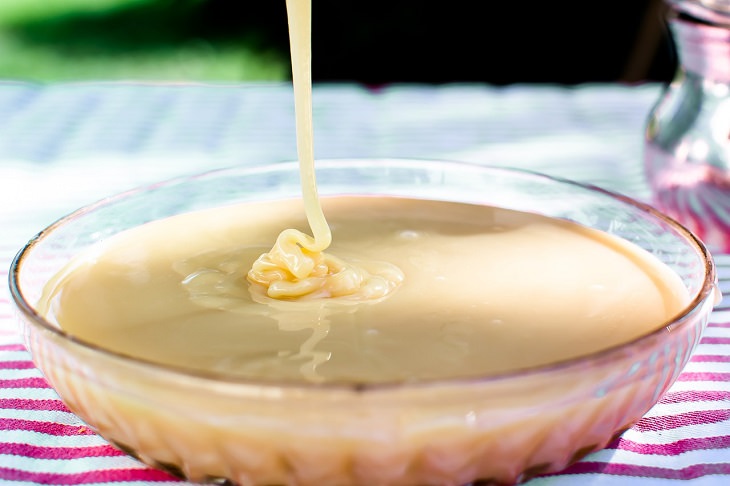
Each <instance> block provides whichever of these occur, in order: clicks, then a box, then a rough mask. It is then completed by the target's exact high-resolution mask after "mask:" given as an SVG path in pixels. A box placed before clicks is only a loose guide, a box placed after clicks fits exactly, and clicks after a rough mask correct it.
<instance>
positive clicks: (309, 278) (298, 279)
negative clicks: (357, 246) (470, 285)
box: [248, 0, 403, 301]
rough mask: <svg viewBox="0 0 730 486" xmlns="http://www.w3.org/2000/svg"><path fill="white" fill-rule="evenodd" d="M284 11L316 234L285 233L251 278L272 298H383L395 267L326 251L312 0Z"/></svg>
mask: <svg viewBox="0 0 730 486" xmlns="http://www.w3.org/2000/svg"><path fill="white" fill-rule="evenodd" d="M286 8H287V15H288V19H289V44H290V49H291V63H292V77H293V84H294V111H295V115H296V132H297V154H298V156H299V172H300V179H301V185H302V199H303V201H304V210H305V213H306V215H307V221H308V222H309V226H310V228H311V229H312V235H313V236H309V235H307V234H304V233H302V232H301V231H298V230H295V229H286V230H284V231H282V232H281V234H279V237H278V238H277V239H276V243H275V244H274V246H273V248H272V249H271V251H269V252H268V253H265V254H263V255H261V256H260V257H259V258H258V260H256V262H254V264H253V266H252V268H251V270H250V271H249V272H248V280H249V281H250V282H251V283H253V284H258V285H263V286H264V287H266V289H267V290H266V294H267V295H268V296H269V297H271V298H274V299H300V298H307V299H314V298H339V297H347V298H348V299H350V300H363V301H369V300H374V299H380V298H383V297H385V296H386V295H388V294H389V293H390V292H392V291H393V290H395V289H396V288H397V287H398V286H399V285H400V284H401V282H402V281H403V273H402V272H401V271H400V270H399V269H398V268H397V267H395V266H394V265H391V264H389V263H384V262H366V263H363V264H359V265H355V264H353V263H348V262H345V261H343V260H341V259H339V258H337V257H334V256H332V255H329V254H327V253H324V250H326V249H327V248H328V247H329V246H330V243H331V242H332V233H331V231H330V227H329V225H328V224H327V220H326V218H325V216H324V213H323V211H322V206H321V204H320V201H319V196H318V193H317V182H316V177H315V171H314V144H313V140H314V130H313V123H312V69H311V65H312V48H311V43H312V40H311V38H312V36H311V29H312V5H311V0H287V2H286Z"/></svg>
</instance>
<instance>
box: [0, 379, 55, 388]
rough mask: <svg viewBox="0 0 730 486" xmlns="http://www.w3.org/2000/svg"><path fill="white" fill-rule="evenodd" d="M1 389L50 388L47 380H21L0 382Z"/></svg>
mask: <svg viewBox="0 0 730 486" xmlns="http://www.w3.org/2000/svg"><path fill="white" fill-rule="evenodd" d="M0 388H50V385H49V384H48V382H47V381H46V380H45V378H40V377H33V378H19V379H17V380H0Z"/></svg>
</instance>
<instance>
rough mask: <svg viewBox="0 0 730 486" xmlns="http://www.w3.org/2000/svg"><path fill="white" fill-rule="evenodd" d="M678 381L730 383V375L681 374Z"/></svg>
mask: <svg viewBox="0 0 730 486" xmlns="http://www.w3.org/2000/svg"><path fill="white" fill-rule="evenodd" d="M677 381H727V382H730V373H713V372H706V373H703V372H696V373H689V372H684V373H681V374H680V375H679V376H678V377H677Z"/></svg>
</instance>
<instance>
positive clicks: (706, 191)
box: [644, 0, 730, 252]
mask: <svg viewBox="0 0 730 486" xmlns="http://www.w3.org/2000/svg"><path fill="white" fill-rule="evenodd" d="M667 2H668V4H669V6H670V13H669V18H668V23H669V27H670V29H671V32H672V36H673V38H674V41H675V44H676V46H677V53H678V56H679V68H678V71H677V74H676V76H675V78H674V80H673V81H672V82H671V83H670V84H669V85H668V86H667V87H666V89H665V90H664V92H663V93H662V95H661V97H660V99H659V100H658V102H657V103H656V105H655V106H654V107H653V109H652V111H651V112H650V114H649V118H648V121H647V125H646V133H645V146H644V148H645V150H644V163H645V170H646V176H647V180H648V182H649V184H650V186H651V189H652V193H653V198H654V201H653V202H654V205H655V206H656V207H657V208H658V209H660V210H662V211H663V212H665V213H666V214H668V215H670V216H672V217H673V218H675V219H677V220H679V221H680V222H681V223H683V224H684V225H685V226H686V227H687V228H689V229H690V230H691V231H693V232H694V233H695V234H696V235H697V236H698V237H700V239H702V240H703V241H704V242H705V243H706V244H707V245H708V247H710V249H712V250H713V251H722V252H730V0H676V1H674V0H667Z"/></svg>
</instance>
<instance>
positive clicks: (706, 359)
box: [690, 354, 730, 363]
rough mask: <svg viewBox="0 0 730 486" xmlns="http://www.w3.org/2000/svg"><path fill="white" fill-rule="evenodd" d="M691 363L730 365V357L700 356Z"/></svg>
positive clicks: (694, 357) (695, 357)
mask: <svg viewBox="0 0 730 486" xmlns="http://www.w3.org/2000/svg"><path fill="white" fill-rule="evenodd" d="M690 361H694V362H695V363H730V355H727V354H698V355H696V356H693V357H692V359H691V360H690Z"/></svg>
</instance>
